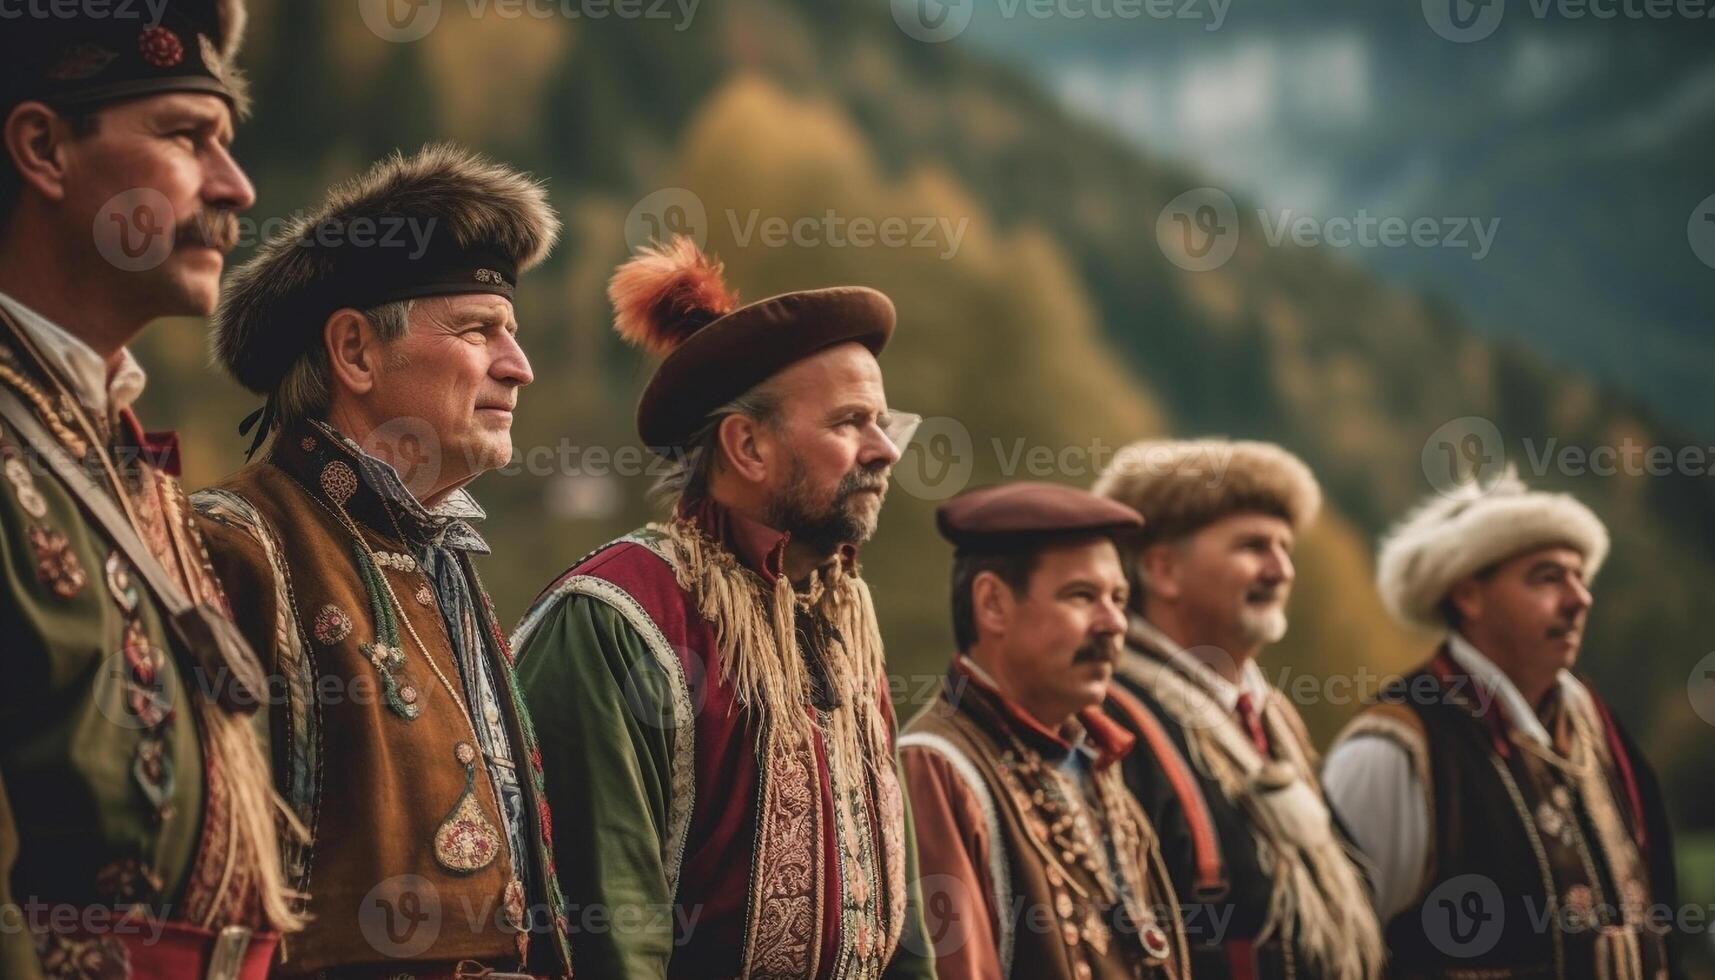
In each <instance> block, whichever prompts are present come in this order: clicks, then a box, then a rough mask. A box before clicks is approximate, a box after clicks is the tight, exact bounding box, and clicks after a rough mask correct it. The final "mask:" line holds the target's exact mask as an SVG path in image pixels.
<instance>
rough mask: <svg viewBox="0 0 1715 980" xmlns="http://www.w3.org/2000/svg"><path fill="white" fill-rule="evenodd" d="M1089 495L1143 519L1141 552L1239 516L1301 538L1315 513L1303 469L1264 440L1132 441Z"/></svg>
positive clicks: (1318, 502) (1316, 490)
mask: <svg viewBox="0 0 1715 980" xmlns="http://www.w3.org/2000/svg"><path fill="white" fill-rule="evenodd" d="M1092 489H1093V490H1094V491H1095V492H1096V493H1099V494H1101V495H1103V496H1105V497H1111V498H1113V499H1114V500H1117V501H1119V502H1120V503H1122V504H1126V505H1127V506H1129V507H1131V508H1133V509H1135V510H1136V511H1137V512H1138V513H1140V514H1142V515H1143V519H1144V520H1145V521H1146V522H1147V523H1146V524H1145V526H1144V530H1143V533H1142V535H1140V536H1139V538H1138V539H1137V544H1138V546H1140V547H1141V546H1145V545H1149V544H1154V543H1156V542H1160V541H1173V540H1177V539H1179V538H1182V537H1184V536H1186V535H1188V534H1190V533H1192V532H1193V531H1196V530H1197V529H1198V528H1201V527H1204V526H1206V525H1209V524H1212V523H1214V522H1215V521H1217V520H1219V519H1221V518H1223V517H1226V516H1227V515H1229V514H1237V513H1246V512H1258V513H1264V514H1273V515H1275V516H1276V517H1279V518H1281V519H1283V520H1285V521H1286V522H1287V523H1289V524H1291V525H1292V529H1293V531H1294V532H1302V531H1303V530H1304V529H1305V528H1306V527H1308V526H1309V525H1310V524H1311V522H1313V521H1314V520H1315V519H1316V514H1317V513H1318V512H1319V511H1320V510H1321V509H1322V488H1321V487H1320V486H1319V485H1317V483H1316V477H1315V476H1314V475H1313V474H1312V473H1311V472H1310V467H1308V466H1306V465H1304V461H1303V460H1301V459H1299V458H1298V457H1297V456H1294V455H1293V454H1292V453H1290V452H1287V451H1286V450H1285V449H1282V448H1281V447H1279V446H1276V445H1274V444H1272V443H1266V442H1233V441H1230V440H1227V439H1175V440H1159V441H1157V440H1144V441H1142V442H1134V443H1132V444H1131V445H1129V446H1127V447H1125V448H1124V449H1121V450H1120V451H1119V453H1118V454H1117V455H1116V456H1115V457H1114V460H1113V462H1112V463H1110V464H1109V465H1108V467H1107V469H1105V470H1104V471H1102V475H1101V476H1099V477H1097V478H1096V483H1095V486H1094V487H1093V488H1092Z"/></svg>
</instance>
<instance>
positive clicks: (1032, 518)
mask: <svg viewBox="0 0 1715 980" xmlns="http://www.w3.org/2000/svg"><path fill="white" fill-rule="evenodd" d="M936 518H937V523H938V525H939V527H940V529H941V534H942V535H943V536H944V537H946V538H947V539H948V540H949V541H951V542H952V543H953V544H954V545H955V546H956V547H957V549H958V550H957V552H956V553H955V555H954V558H953V634H954V637H955V639H956V641H957V643H958V647H959V652H958V653H956V654H954V656H953V665H952V669H951V670H950V671H949V673H948V676H947V680H946V682H945V684H944V685H943V687H942V690H941V693H940V694H939V695H938V696H937V697H936V699H935V700H934V701H932V702H930V703H929V704H928V705H927V706H925V707H924V709H923V710H922V711H921V712H920V713H919V714H918V715H917V717H916V718H913V719H912V720H911V722H910V724H908V725H907V726H906V733H905V734H904V735H902V736H901V737H900V739H899V750H900V765H901V767H902V768H903V769H904V770H905V778H906V789H907V790H908V791H909V795H910V797H911V810H912V817H913V823H914V825H915V827H916V830H917V846H918V853H919V855H920V860H921V865H922V870H923V902H924V908H925V909H926V910H927V911H926V916H927V917H928V919H929V922H928V937H929V939H930V941H931V942H932V943H933V945H934V948H935V951H936V953H937V956H936V961H935V971H936V974H937V975H938V976H939V977H940V978H941V980H952V978H957V980H985V978H989V977H1005V976H1019V977H1030V978H1032V980H1055V978H1060V980H1090V978H1093V977H1095V978H1113V980H1120V978H1126V980H1129V978H1133V977H1140V976H1151V977H1185V976H1189V975H1190V974H1189V972H1188V971H1189V963H1188V957H1189V953H1188V950H1187V949H1186V946H1185V933H1184V929H1183V928H1182V926H1181V923H1180V917H1179V907H1178V905H1177V904H1176V903H1175V902H1174V898H1173V883H1172V882H1171V881H1169V880H1168V877H1167V870H1166V868H1165V867H1164V866H1163V865H1162V862H1161V856H1160V852H1159V851H1158V849H1157V846H1156V840H1155V831H1154V830H1153V829H1152V828H1151V826H1150V823H1149V818H1148V817H1146V816H1145V815H1144V813H1143V810H1142V809H1141V808H1140V807H1139V806H1138V804H1137V801H1136V800H1134V799H1133V798H1132V796H1131V794H1130V793H1129V792H1128V791H1127V790H1126V785H1125V779H1124V777H1123V776H1122V774H1121V770H1120V766H1119V765H1118V763H1119V761H1120V760H1121V759H1123V758H1124V757H1125V756H1126V755H1127V754H1128V753H1129V752H1130V751H1131V749H1132V747H1133V746H1134V745H1135V744H1136V739H1135V738H1133V736H1132V735H1130V734H1129V733H1128V732H1126V731H1125V729H1124V728H1122V727H1120V726H1119V725H1118V724H1116V723H1115V722H1114V721H1112V720H1110V719H1109V718H1108V717H1107V716H1106V715H1105V714H1103V713H1102V709H1101V705H1102V701H1103V699H1104V698H1105V697H1106V696H1107V692H1108V686H1109V682H1110V681H1112V679H1113V674H1114V664H1115V663H1116V662H1117V661H1118V660H1119V656H1120V650H1121V644H1122V641H1123V640H1124V637H1125V625H1126V619H1125V609H1126V600H1127V595H1128V593H1129V591H1130V587H1129V586H1128V585H1127V583H1126V575H1125V569H1124V567H1123V566H1122V565H1121V563H1120V555H1119V550H1118V549H1117V548H1116V547H1115V544H1114V538H1115V536H1117V535H1121V534H1126V533H1132V532H1135V531H1136V530H1137V529H1139V528H1141V527H1142V526H1143V521H1142V519H1141V518H1139V517H1138V516H1137V512H1136V511H1134V510H1132V509H1131V508H1129V507H1126V506H1124V505H1122V504H1117V503H1114V502H1113V501H1111V500H1108V499H1106V498H1103V497H1098V496H1096V495H1094V494H1092V493H1089V492H1088V491H1085V490H1078V489H1074V488H1072V487H1065V486H1057V485H1055V484H1051V483H1033V482H1028V481H1026V482H1020V483H1010V484H1002V485H999V486H992V487H984V488H982V489H980V490H973V491H970V492H969V493H964V494H961V495H959V496H958V497H955V498H953V499H952V500H949V501H948V502H947V503H945V504H943V505H941V508H940V510H939V511H938V512H937V513H936Z"/></svg>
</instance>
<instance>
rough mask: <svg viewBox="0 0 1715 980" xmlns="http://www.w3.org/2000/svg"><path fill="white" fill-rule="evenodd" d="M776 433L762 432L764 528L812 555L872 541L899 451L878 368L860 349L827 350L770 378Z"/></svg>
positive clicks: (851, 345) (771, 430)
mask: <svg viewBox="0 0 1715 980" xmlns="http://www.w3.org/2000/svg"><path fill="white" fill-rule="evenodd" d="M773 390H774V392H775V394H776V395H777V396H778V397H779V398H780V400H781V419H780V422H779V424H778V425H777V426H774V427H772V428H764V430H763V431H762V432H761V433H760V435H759V437H758V444H759V447H760V448H761V449H762V451H763V452H764V454H765V455H766V456H767V457H768V459H769V462H770V466H769V474H768V480H769V491H770V494H771V499H772V503H771V505H770V507H769V508H768V509H769V523H770V525H771V526H773V527H776V528H778V529H780V530H783V531H788V532H790V533H791V534H792V535H793V536H794V537H795V538H797V539H798V540H800V541H802V542H803V543H805V544H808V545H810V546H812V547H814V548H815V549H817V550H818V551H821V552H823V553H827V554H831V553H833V552H834V551H835V550H836V549H838V548H839V547H840V546H842V545H847V544H861V543H863V542H864V541H867V540H869V536H870V535H871V534H874V533H875V528H876V523H877V522H878V521H879V520H880V517H881V503H882V500H883V498H884V497H886V495H887V477H888V474H889V473H890V472H892V470H893V464H895V463H897V462H899V454H900V448H899V447H897V446H895V445H894V443H893V441H892V439H890V438H889V436H888V434H887V432H886V431H885V427H886V426H887V425H888V424H889V416H888V412H887V393H886V391H885V390H883V388H882V383H881V365H879V364H877V363H876V360H875V355H873V354H871V353H870V352H869V349H868V348H866V347H864V346H863V345H861V344H856V343H849V344H841V345H839V346H837V347H831V348H829V349H827V350H825V351H822V352H821V353H819V354H816V355H815V356H813V357H808V358H805V359H804V360H802V361H799V362H798V363H796V364H794V365H792V366H791V367H789V368H787V369H786V370H784V371H782V372H780V374H779V375H778V376H776V378H775V381H774V384H773Z"/></svg>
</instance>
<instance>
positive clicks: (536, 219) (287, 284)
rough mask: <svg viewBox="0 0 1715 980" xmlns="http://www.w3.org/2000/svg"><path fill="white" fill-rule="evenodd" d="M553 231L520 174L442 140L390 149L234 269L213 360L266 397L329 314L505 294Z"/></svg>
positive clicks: (555, 220) (552, 221) (541, 254)
mask: <svg viewBox="0 0 1715 980" xmlns="http://www.w3.org/2000/svg"><path fill="white" fill-rule="evenodd" d="M559 234H560V219H559V217H558V216H557V215H556V214H555V213H554V209H553V207H552V206H550V205H549V203H548V197H547V194H546V192H545V191H544V190H543V188H542V185H541V184H539V183H537V182H536V181H534V180H532V179H531V178H530V177H529V176H528V175H526V174H522V173H520V172H518V171H516V170H513V169H512V168H510V167H507V166H505V165H503V164H498V163H495V162H493V161H491V160H488V159H486V158H485V157H482V156H479V155H478V154H475V153H472V152H470V151H469V150H465V149H462V148H460V147H459V146H457V145H455V144H452V143H436V144H431V145H429V146H426V147H424V148H423V150H422V151H421V152H419V153H417V154H416V155H415V156H410V157H407V156H404V155H403V154H400V153H397V152H396V153H394V154H393V155H392V156H391V157H389V158H387V159H385V160H383V161H381V162H380V163H378V164H376V165H375V166H373V167H371V168H370V170H369V171H368V172H367V173H365V174H363V175H362V176H360V177H358V178H356V179H354V180H352V181H349V182H347V183H345V184H343V185H341V186H339V187H336V188H335V189H334V190H333V191H332V192H331V193H330V194H329V195H328V199H327V201H326V202H325V203H323V204H322V205H321V206H320V207H319V208H317V209H315V210H314V211H313V212H310V213H309V214H307V215H302V216H299V217H298V218H297V219H296V220H295V221H293V222H292V223H291V225H290V226H289V227H288V228H287V230H286V231H285V233H284V234H282V235H280V236H279V237H277V238H274V239H272V240H270V241H268V242H267V243H265V244H263V246H262V247H261V248H260V249H258V250H257V252H256V255H255V257H253V258H252V259H251V260H250V261H248V262H246V263H245V264H244V265H242V266H240V267H239V268H238V269H236V270H234V271H233V273H232V275H231V276H230V277H229V278H228V279H227V282H226V287H225V289H224V291H223V294H222V296H221V302H220V308H219V309H218V310H216V311H215V314H214V323H213V327H214V329H213V334H212V340H211V344H212V348H213V355H214V358H215V360H216V361H217V362H219V363H220V364H221V365H222V366H223V367H225V368H226V370H227V371H229V372H230V373H231V374H232V376H233V377H234V378H236V379H237V380H238V382H239V383H240V384H242V385H244V386H245V387H246V388H249V389H250V390H251V391H254V392H256V393H258V394H262V395H271V394H272V393H273V392H274V389H275V388H276V387H278V385H279V383H280V381H281V380H282V379H283V378H284V377H285V376H286V373H287V372H288V371H289V370H290V369H291V367H292V366H293V364H295V363H296V362H297V360H298V358H299V357H301V356H303V354H304V353H305V352H306V351H307V350H308V349H310V347H311V346H312V345H314V344H315V343H317V342H318V341H319V340H320V338H321V336H322V327H323V325H324V324H326V322H327V318H328V315H329V314H331V313H333V312H334V311H335V310H338V309H342V308H345V307H352V308H355V309H369V308H373V307H375V306H379V305H382V304H384V303H389V302H395V301H398V300H404V299H416V298H421V297H425V296H451V295H461V294H470V293H491V294H494V295H498V296H506V297H511V296H512V294H513V290H514V289H515V288H516V286H517V277H518V275H519V274H520V273H522V272H526V271H528V270H530V269H531V268H534V267H535V266H536V265H538V264H539V263H541V261H542V260H543V259H544V258H546V257H547V255H548V252H549V250H550V249H552V248H553V245H554V242H555V240H556V239H557V238H558V237H559Z"/></svg>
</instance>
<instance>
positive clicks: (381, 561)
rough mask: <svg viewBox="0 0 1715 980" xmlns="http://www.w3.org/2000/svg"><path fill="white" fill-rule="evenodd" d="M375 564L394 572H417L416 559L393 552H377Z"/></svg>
mask: <svg viewBox="0 0 1715 980" xmlns="http://www.w3.org/2000/svg"><path fill="white" fill-rule="evenodd" d="M375 564H377V565H380V566H381V567H382V568H388V569H392V570H393V571H395V572H414V571H416V570H417V559H415V558H412V557H411V556H410V555H404V554H400V553H398V552H395V551H377V552H376V553H375Z"/></svg>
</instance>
